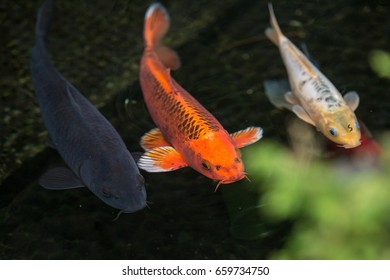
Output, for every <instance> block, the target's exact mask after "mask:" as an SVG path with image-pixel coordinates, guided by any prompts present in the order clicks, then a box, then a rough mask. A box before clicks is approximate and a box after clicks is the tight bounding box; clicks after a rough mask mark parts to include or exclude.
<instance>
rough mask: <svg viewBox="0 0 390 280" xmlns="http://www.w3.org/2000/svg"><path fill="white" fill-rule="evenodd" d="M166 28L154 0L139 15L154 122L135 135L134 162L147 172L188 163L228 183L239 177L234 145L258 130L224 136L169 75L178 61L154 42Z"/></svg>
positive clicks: (252, 138) (144, 79) (145, 87)
mask: <svg viewBox="0 0 390 280" xmlns="http://www.w3.org/2000/svg"><path fill="white" fill-rule="evenodd" d="M168 28H169V15H168V12H167V11H166V9H165V8H164V7H163V6H162V5H161V4H159V3H155V4H152V5H151V6H150V7H149V9H148V11H147V12H146V15H145V26H144V40H145V49H144V53H143V56H142V59H141V64H140V82H141V88H142V91H143V95H144V100H145V103H146V105H147V108H148V111H149V113H150V115H151V117H152V119H153V121H154V122H155V124H156V125H157V127H158V128H157V129H153V130H152V131H151V132H149V133H147V134H146V135H145V136H144V137H143V138H142V139H141V146H142V147H143V148H144V149H145V150H146V153H145V154H144V155H143V156H142V157H141V158H140V160H139V161H138V166H139V167H140V168H141V169H144V170H146V171H149V172H165V171H171V170H176V169H178V168H182V167H186V166H190V167H192V168H193V169H195V170H197V171H198V172H200V173H202V174H203V175H205V176H207V177H209V178H211V179H214V180H217V181H219V183H218V185H219V184H221V183H222V184H227V183H232V182H235V181H237V180H240V179H242V178H244V177H245V171H244V164H243V162H242V160H241V156H240V151H239V150H238V148H241V147H244V146H246V145H249V144H252V143H254V142H256V141H258V140H259V139H260V138H261V137H262V129H261V128H259V127H250V128H248V129H246V130H243V131H239V132H237V133H235V134H232V135H230V134H229V133H228V132H227V131H226V130H225V129H224V128H223V127H222V125H221V124H220V123H219V122H218V121H217V120H216V119H215V117H214V116H213V115H212V114H211V113H210V112H208V111H207V110H206V109H205V108H204V107H203V106H202V105H201V104H200V103H199V102H198V101H197V100H196V99H195V98H194V97H192V96H191V95H190V94H189V93H188V92H187V91H186V90H185V89H184V88H183V87H181V86H180V85H179V84H178V83H177V82H176V81H175V80H174V79H173V78H172V77H171V73H170V69H177V68H178V67H179V65H180V60H179V58H178V56H177V54H176V53H175V52H174V51H173V50H172V49H169V48H167V47H165V46H162V45H161V44H160V41H161V39H162V37H163V36H164V35H165V33H166V32H167V31H168Z"/></svg>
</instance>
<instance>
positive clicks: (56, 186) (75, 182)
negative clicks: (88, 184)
mask: <svg viewBox="0 0 390 280" xmlns="http://www.w3.org/2000/svg"><path fill="white" fill-rule="evenodd" d="M39 184H40V185H41V186H42V187H44V188H45V189H50V190H66V189H75V188H81V187H85V185H84V184H83V182H82V181H81V179H80V178H79V177H78V176H77V175H76V174H74V172H73V171H72V170H70V169H69V168H67V167H56V168H53V169H50V170H49V171H47V172H46V173H45V174H43V175H42V176H41V177H40V178H39Z"/></svg>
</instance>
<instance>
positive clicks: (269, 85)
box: [264, 80, 292, 110]
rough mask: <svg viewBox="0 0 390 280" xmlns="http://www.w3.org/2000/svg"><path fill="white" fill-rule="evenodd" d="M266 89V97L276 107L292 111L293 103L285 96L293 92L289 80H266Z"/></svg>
mask: <svg viewBox="0 0 390 280" xmlns="http://www.w3.org/2000/svg"><path fill="white" fill-rule="evenodd" d="M264 89H265V95H267V97H268V99H269V101H270V102H271V103H272V104H273V105H274V106H275V107H277V108H286V109H288V110H292V105H291V103H289V102H287V100H286V98H285V94H286V93H287V92H289V91H291V88H290V84H289V83H288V81H287V80H265V81H264Z"/></svg>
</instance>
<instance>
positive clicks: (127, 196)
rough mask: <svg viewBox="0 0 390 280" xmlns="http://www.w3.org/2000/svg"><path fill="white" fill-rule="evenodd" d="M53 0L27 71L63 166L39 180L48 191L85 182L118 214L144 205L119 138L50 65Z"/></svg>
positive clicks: (41, 18) (40, 21) (43, 12)
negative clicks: (49, 43) (47, 37)
mask: <svg viewBox="0 0 390 280" xmlns="http://www.w3.org/2000/svg"><path fill="white" fill-rule="evenodd" d="M52 9H53V4H52V1H50V0H48V1H46V2H45V3H44V4H43V5H42V7H41V8H40V10H39V12H38V17H37V23H36V30H35V32H36V41H35V45H34V47H33V49H32V57H31V64H30V67H31V75H32V80H33V85H34V89H35V94H36V97H37V100H38V103H39V106H40V109H41V114H42V117H43V119H44V122H45V125H46V128H47V130H48V133H49V137H50V145H51V146H52V147H53V148H55V149H57V151H58V152H59V154H60V155H61V157H62V158H63V160H64V161H65V163H66V164H67V167H58V168H54V169H52V170H49V171H48V172H47V173H46V174H44V175H43V176H42V177H41V178H40V184H41V185H42V186H43V187H45V188H48V189H70V188H77V187H82V186H86V187H88V188H89V189H90V190H91V191H92V192H93V193H94V194H95V195H96V196H97V197H99V198H100V199H101V200H102V201H104V202H105V203H106V204H108V205H110V206H112V207H114V208H117V209H120V210H121V212H134V211H137V210H140V209H142V208H144V207H145V206H146V191H145V188H144V180H143V177H142V176H141V174H140V173H139V170H138V167H137V165H136V163H135V161H134V159H133V158H132V156H131V154H130V153H129V151H128V150H127V148H126V146H125V144H124V142H123V140H122V139H121V137H120V136H119V134H118V133H117V132H116V130H115V129H114V128H113V126H112V125H111V124H110V123H109V122H108V121H107V120H106V119H105V118H104V116H103V115H102V114H101V113H100V112H99V111H98V110H97V109H96V108H95V107H94V106H93V105H92V104H91V103H90V102H89V101H88V100H87V99H86V98H85V97H84V96H83V95H82V94H81V93H80V92H79V91H78V90H77V89H76V88H75V87H74V86H73V85H72V84H71V83H69V82H68V81H67V80H66V79H65V78H64V77H63V76H62V75H61V73H60V72H59V71H58V70H57V69H56V68H55V67H54V65H53V64H52V63H51V61H50V58H49V55H48V52H47V49H46V45H45V38H46V34H47V31H48V28H49V25H50V19H51V15H52Z"/></svg>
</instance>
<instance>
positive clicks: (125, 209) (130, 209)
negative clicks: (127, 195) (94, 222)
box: [113, 201, 148, 221]
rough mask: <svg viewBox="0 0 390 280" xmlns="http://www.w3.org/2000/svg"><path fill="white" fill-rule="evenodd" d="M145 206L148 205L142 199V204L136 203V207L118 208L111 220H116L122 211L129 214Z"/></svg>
mask: <svg viewBox="0 0 390 280" xmlns="http://www.w3.org/2000/svg"><path fill="white" fill-rule="evenodd" d="M146 206H148V204H147V203H146V201H144V202H143V203H142V204H140V205H137V206H136V207H131V208H130V207H129V208H124V209H121V210H119V212H118V214H117V215H116V217H115V219H114V220H113V221H116V220H118V218H119V216H120V215H121V214H122V213H125V214H129V213H135V212H137V211H139V210H141V209H144V208H145V207H146Z"/></svg>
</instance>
